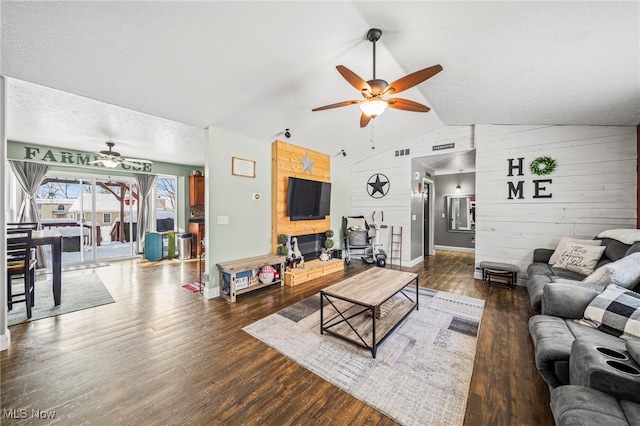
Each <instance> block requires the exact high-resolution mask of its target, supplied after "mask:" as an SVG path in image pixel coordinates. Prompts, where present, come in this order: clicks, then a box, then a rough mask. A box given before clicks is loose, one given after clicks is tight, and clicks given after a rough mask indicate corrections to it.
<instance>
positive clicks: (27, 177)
mask: <svg viewBox="0 0 640 426" xmlns="http://www.w3.org/2000/svg"><path fill="white" fill-rule="evenodd" d="M9 166H10V167H11V170H12V171H13V174H14V175H15V176H16V179H17V180H18V183H19V184H20V186H21V187H22V190H23V191H24V193H25V198H24V199H23V200H22V205H21V206H20V212H19V213H18V218H17V222H37V223H38V228H39V229H42V224H41V223H40V214H39V213H38V205H37V204H36V198H35V197H36V191H37V190H38V187H39V186H40V184H41V183H42V179H44V177H45V175H46V174H47V172H48V171H49V166H47V165H46V164H39V163H31V162H27V161H17V160H9Z"/></svg>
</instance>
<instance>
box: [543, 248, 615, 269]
mask: <svg viewBox="0 0 640 426" xmlns="http://www.w3.org/2000/svg"><path fill="white" fill-rule="evenodd" d="M604 249H605V247H603V246H584V245H579V244H575V245H571V246H569V248H568V249H567V250H566V251H565V252H564V253H562V254H561V255H560V259H558V262H557V263H556V264H554V265H553V266H555V267H556V268H563V269H567V270H569V271H573V272H578V273H580V274H582V275H589V274H590V273H592V272H593V270H594V269H596V265H598V261H599V260H600V258H601V257H602V253H604Z"/></svg>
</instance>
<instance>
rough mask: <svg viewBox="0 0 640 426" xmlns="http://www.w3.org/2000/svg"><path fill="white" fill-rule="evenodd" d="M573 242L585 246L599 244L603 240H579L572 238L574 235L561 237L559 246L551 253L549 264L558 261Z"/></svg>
mask: <svg viewBox="0 0 640 426" xmlns="http://www.w3.org/2000/svg"><path fill="white" fill-rule="evenodd" d="M572 244H581V245H583V246H599V245H601V244H602V241H600V240H579V239H577V238H572V237H562V238H561V239H560V242H559V243H558V246H557V247H556V250H555V251H554V252H553V254H552V255H551V258H550V259H549V265H553V264H555V263H557V262H558V260H559V259H560V255H561V254H562V253H564V252H565V251H567V249H568V248H569V246H570V245H572Z"/></svg>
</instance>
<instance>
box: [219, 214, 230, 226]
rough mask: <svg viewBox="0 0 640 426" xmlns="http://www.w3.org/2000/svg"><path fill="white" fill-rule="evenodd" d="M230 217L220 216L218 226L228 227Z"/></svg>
mask: <svg viewBox="0 0 640 426" xmlns="http://www.w3.org/2000/svg"><path fill="white" fill-rule="evenodd" d="M228 224H229V216H218V225H228Z"/></svg>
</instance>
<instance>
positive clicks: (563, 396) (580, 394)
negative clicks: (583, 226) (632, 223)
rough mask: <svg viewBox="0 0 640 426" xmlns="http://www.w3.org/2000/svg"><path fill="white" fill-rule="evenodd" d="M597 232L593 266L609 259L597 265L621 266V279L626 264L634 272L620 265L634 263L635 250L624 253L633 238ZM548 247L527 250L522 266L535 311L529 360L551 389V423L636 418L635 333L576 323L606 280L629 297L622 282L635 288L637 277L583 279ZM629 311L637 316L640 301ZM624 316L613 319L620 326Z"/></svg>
mask: <svg viewBox="0 0 640 426" xmlns="http://www.w3.org/2000/svg"><path fill="white" fill-rule="evenodd" d="M601 240H602V245H603V246H605V249H604V252H603V254H602V257H601V258H600V260H599V262H598V263H597V268H599V267H601V266H603V265H606V264H608V263H611V262H615V263H611V265H609V266H607V267H605V268H602V269H600V271H604V270H616V269H617V270H618V272H617V273H618V274H619V271H620V269H623V271H624V273H625V275H626V276H625V279H629V274H627V272H630V273H631V275H633V276H639V279H640V272H639V271H640V266H638V267H636V266H632V267H628V266H629V265H638V264H640V255H639V254H634V255H633V256H631V257H628V258H625V257H626V256H629V255H631V254H632V253H636V252H640V242H635V243H633V244H624V243H622V242H620V241H617V240H614V239H608V238H601ZM553 252H554V250H548V249H537V250H535V252H534V259H533V260H534V261H533V263H532V264H531V265H530V266H529V268H528V269H527V272H528V282H527V290H528V292H529V297H530V301H531V306H532V307H533V308H534V310H536V311H538V312H540V314H538V315H534V316H533V317H531V318H530V319H529V332H530V334H531V338H532V340H533V343H534V347H535V362H536V367H537V368H538V370H539V372H540V374H541V376H542V377H543V378H544V380H545V381H546V382H547V384H548V385H549V388H550V391H551V409H552V412H553V416H554V419H555V422H556V425H558V426H560V425H585V426H587V425H594V426H595V425H604V424H606V425H640V340H635V337H634V336H631V337H629V336H626V335H622V336H621V337H617V335H616V331H615V330H612V329H608V330H606V331H607V332H605V331H601V330H604V329H605V328H604V327H602V324H600V328H593V327H589V326H587V325H583V324H584V323H585V322H588V321H585V317H587V316H588V315H587V314H586V312H585V311H586V310H587V309H588V307H589V309H593V306H594V305H595V304H596V301H600V300H602V299H603V298H604V296H605V294H607V292H608V291H610V290H609V289H610V288H611V287H616V288H618V291H621V292H623V293H625V296H624V297H630V298H631V300H632V302H630V304H634V303H636V302H635V299H636V298H637V299H640V294H638V295H636V294H634V293H630V292H627V291H626V289H629V288H630V289H631V290H633V291H635V292H636V293H637V292H638V290H640V284H636V282H637V281H633V279H632V280H631V281H630V285H628V286H622V287H619V283H617V282H615V279H614V282H613V283H609V282H606V281H605V282H599V283H598V284H600V285H597V284H595V283H594V282H590V283H588V282H583V281H582V280H583V279H585V275H584V274H580V273H578V272H573V271H569V270H567V269H562V268H556V267H553V266H552V265H549V258H550V257H551V254H552V253H553ZM623 258H625V259H623ZM621 259H623V260H621ZM621 267H622V268H621ZM597 272H598V271H596V272H594V274H593V275H592V276H590V278H591V277H593V276H595V275H596V274H597ZM614 274H615V273H614ZM600 276H601V277H602V276H603V274H600ZM607 277H609V278H611V277H614V276H613V275H611V274H610V275H608V276H607ZM618 277H619V275H618ZM590 278H587V281H589V280H590ZM614 278H615V277H614ZM608 284H616V286H608ZM607 286H608V287H607ZM623 287H624V288H623ZM605 289H606V290H605ZM603 292H604V293H603ZM615 301H616V302H618V301H619V300H618V299H616V300H615ZM609 309H613V308H610V307H607V308H606V309H604V312H605V313H604V314H603V315H609V311H608V310H609ZM632 312H633V311H632ZM635 312H636V313H635V314H629V315H632V316H633V315H636V316H638V317H640V313H639V312H640V308H639V310H637V311H635ZM638 319H640V318H638ZM625 320H626V319H623V320H621V321H622V324H623V327H626V325H624V324H626V323H625V322H624V321H625ZM603 322H604V321H603ZM625 330H626V329H625ZM636 332H637V329H636ZM619 333H620V334H623V333H626V331H620V332H619ZM622 337H625V339H623V338H622Z"/></svg>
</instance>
